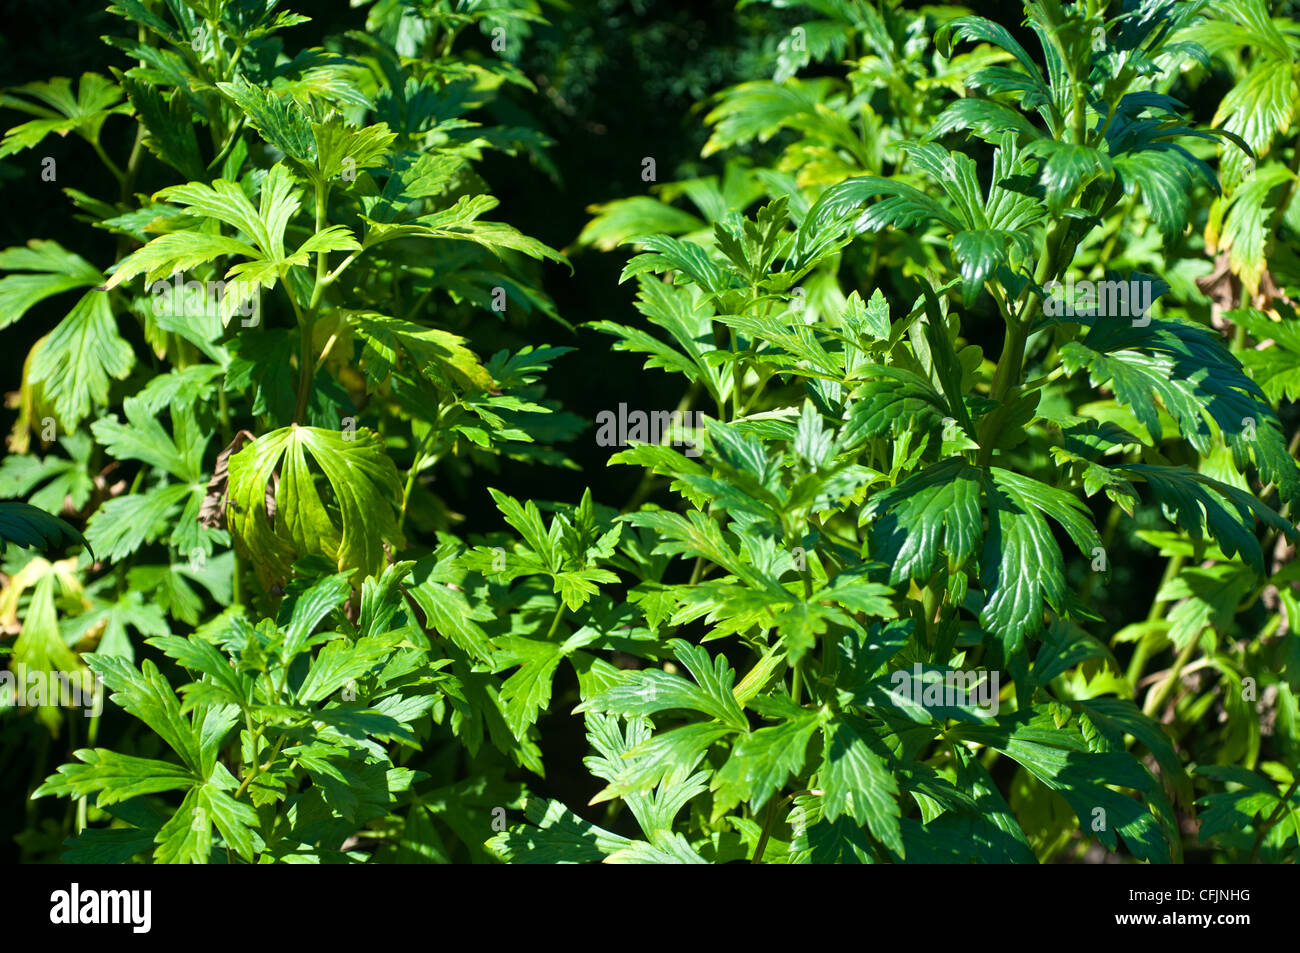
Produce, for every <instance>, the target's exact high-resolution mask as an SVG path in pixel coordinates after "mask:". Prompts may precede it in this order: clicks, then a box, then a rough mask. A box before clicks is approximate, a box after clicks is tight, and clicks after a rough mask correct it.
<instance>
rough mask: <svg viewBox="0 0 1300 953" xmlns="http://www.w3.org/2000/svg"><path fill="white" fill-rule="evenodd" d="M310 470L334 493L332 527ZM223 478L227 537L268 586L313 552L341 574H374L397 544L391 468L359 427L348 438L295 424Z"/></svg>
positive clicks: (244, 454)
mask: <svg viewBox="0 0 1300 953" xmlns="http://www.w3.org/2000/svg"><path fill="white" fill-rule="evenodd" d="M312 465H314V466H315V467H316V468H318V469H319V471H320V472H321V473H322V474H324V477H325V480H326V482H327V483H328V485H329V487H330V489H331V490H332V499H331V503H332V505H333V506H335V507H337V513H338V521H337V523H336V522H335V518H334V516H333V515H332V513H331V510H330V509H328V508H327V506H326V502H325V500H324V499H322V497H321V495H320V492H319V491H318V489H317V486H316V477H315V474H314V471H313V470H312V469H311V466H312ZM277 470H278V472H279V482H278V486H277V487H276V489H275V491H274V498H275V514H274V517H268V516H267V508H266V500H267V495H268V489H267V486H268V484H269V483H270V481H271V477H272V475H273V474H274V473H275V472H276V471H277ZM229 472H230V489H229V493H230V497H229V500H230V512H229V514H228V517H227V518H228V521H229V524H230V530H231V534H232V535H233V537H234V539H235V542H236V545H237V547H238V548H239V551H240V552H241V553H242V554H244V556H245V558H249V559H252V561H253V566H254V568H255V570H256V571H257V573H258V575H259V577H260V578H262V579H263V580H264V581H265V582H266V584H267V585H271V584H272V583H273V581H274V580H275V579H283V578H287V577H288V574H289V569H290V567H291V566H292V564H293V561H294V558H295V556H305V555H309V554H313V553H317V554H320V555H323V556H326V557H327V558H329V559H331V560H333V561H334V562H335V563H336V565H337V566H338V568H339V569H340V570H348V569H356V570H359V576H360V577H365V576H372V575H375V574H377V573H378V572H379V571H380V570H381V569H382V568H383V566H384V564H385V560H386V557H385V555H384V544H385V543H387V544H389V545H392V546H396V545H397V544H398V542H399V540H400V538H401V537H400V534H399V533H398V531H397V516H396V508H397V506H398V501H399V500H400V499H401V484H400V482H399V480H398V476H397V468H396V467H395V466H394V465H393V461H392V459H391V458H389V456H388V454H387V453H385V452H384V443H383V440H381V439H380V437H379V436H378V435H377V434H375V433H374V432H373V431H371V430H369V429H366V428H364V427H363V428H359V429H358V430H357V431H356V432H355V433H347V434H344V433H337V432H335V431H331V430H321V429H319V428H316V427H300V426H298V425H297V424H294V425H292V426H290V427H285V428H283V429H281V430H275V431H272V432H271V433H268V434H264V435H263V436H261V437H259V438H258V439H257V440H256V441H254V442H253V443H251V444H249V445H247V446H245V447H244V448H243V449H242V450H240V451H239V452H238V453H236V454H234V455H233V456H232V457H231V458H230V461H229ZM357 584H358V585H359V584H360V579H359V578H358V580H357Z"/></svg>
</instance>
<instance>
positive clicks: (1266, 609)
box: [0, 0, 1300, 863]
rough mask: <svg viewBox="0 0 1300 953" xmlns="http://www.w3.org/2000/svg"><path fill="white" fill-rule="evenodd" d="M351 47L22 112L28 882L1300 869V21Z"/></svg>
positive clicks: (233, 17)
mask: <svg viewBox="0 0 1300 953" xmlns="http://www.w3.org/2000/svg"><path fill="white" fill-rule="evenodd" d="M361 6H363V7H364V9H363V10H360V11H357V12H355V13H347V12H339V13H337V14H336V19H337V20H338V21H339V23H340V24H342V26H341V27H340V28H339V29H338V30H334V31H332V32H322V33H319V36H320V39H319V42H318V43H314V44H313V45H308V46H299V45H298V44H296V43H295V39H294V38H295V36H296V35H297V33H296V31H298V30H301V29H302V28H303V26H304V25H305V24H306V23H307V21H306V18H305V17H302V16H300V15H298V14H297V13H296V12H292V11H289V10H282V9H279V4H278V3H277V2H276V0H118V2H116V3H115V4H114V5H113V6H111V7H110V8H109V14H111V16H112V18H113V28H112V32H110V33H109V34H108V35H107V36H105V37H104V39H105V42H106V44H107V47H106V48H105V53H104V62H105V63H106V64H107V65H106V66H105V67H104V68H103V69H101V70H98V71H91V72H85V73H83V74H82V75H80V76H74V77H61V78H54V79H50V80H41V81H37V82H28V83H25V84H21V85H16V86H14V87H12V88H10V89H9V90H8V91H7V92H6V93H5V94H4V96H3V98H2V99H0V105H3V106H4V107H6V108H7V109H9V110H12V111H14V112H16V113H20V114H25V115H23V116H21V117H20V118H19V120H18V122H17V124H11V128H9V130H8V132H7V133H6V134H5V135H4V138H3V140H0V160H2V161H3V164H2V165H0V172H3V177H4V179H5V186H4V189H5V192H6V193H9V192H10V191H11V190H13V189H16V188H17V189H36V188H47V189H58V190H60V192H61V194H62V196H63V198H64V199H65V200H66V203H67V205H66V211H65V218H66V219H67V221H66V222H59V223H55V222H48V221H41V220H38V219H35V218H31V219H29V220H27V221H26V222H25V225H26V226H27V227H26V229H25V231H24V236H25V243H24V244H18V245H15V246H14V247H11V248H8V249H6V250H4V251H0V272H2V273H3V277H0V305H2V307H0V327H6V328H7V327H8V326H10V325H16V326H17V327H16V328H15V330H19V329H23V328H27V327H30V326H32V325H35V329H34V330H33V331H32V332H31V334H30V337H29V339H28V341H27V343H28V344H30V348H29V351H28V353H27V355H26V357H25V360H24V361H23V362H22V366H21V375H20V376H19V375H18V373H17V370H18V369H17V368H15V371H14V372H12V373H13V374H14V379H13V380H12V382H11V383H12V386H14V387H15V391H14V394H13V396H12V400H11V410H12V428H11V430H10V433H9V437H8V455H7V456H6V457H5V458H4V460H3V463H0V496H3V497H4V498H6V500H8V502H5V503H3V504H0V534H2V536H0V538H2V539H3V540H4V541H7V542H10V543H13V544H15V545H14V546H9V547H6V548H5V552H4V565H3V573H4V574H3V577H0V578H2V581H3V588H2V589H0V624H2V625H3V626H4V629H3V634H0V655H3V656H4V660H5V663H6V665H7V666H8V669H9V670H10V672H11V673H12V674H11V677H10V678H9V680H8V682H7V683H5V682H0V764H8V765H12V766H19V767H23V768H24V769H25V770H24V772H23V776H24V777H26V776H27V775H28V774H30V775H31V780H32V783H31V784H30V785H29V786H27V787H26V788H24V789H23V790H22V791H21V792H20V794H21V796H22V798H23V800H24V801H25V802H26V803H25V805H24V808H23V809H24V811H25V815H24V816H25V822H26V826H25V828H24V830H23V831H22V832H21V834H19V836H18V837H17V839H16V844H17V845H18V847H19V849H20V851H21V854H22V856H23V857H24V858H25V859H29V860H47V859H62V860H63V861H65V862H112V863H120V862H127V861H132V860H137V861H148V862H156V863H169V862H193V863H207V862H213V863H254V862H257V863H270V862H276V861H284V862H313V863H316V862H320V863H337V862H362V861H371V862H450V861H490V860H499V861H506V862H525V863H550V862H585V861H605V862H615V863H641V862H665V863H724V862H730V861H737V860H740V861H746V860H747V861H750V862H769V863H805V862H850V863H864V862H865V863H890V862H907V863H917V862H922V863H923V862H941V863H948V862H971V861H986V862H987V861H1001V862H1042V861H1051V860H1076V861H1077V860H1088V861H1098V860H1101V859H1103V858H1105V857H1107V856H1108V855H1116V856H1118V857H1121V858H1124V859H1129V860H1138V861H1147V862H1154V863H1168V862H1171V861H1172V862H1181V861H1184V860H1191V859H1198V860H1199V859H1210V860H1214V861H1236V862H1241V861H1262V862H1272V863H1281V862H1295V861H1296V860H1297V859H1300V794H1298V793H1297V784H1298V779H1300V774H1298V773H1297V771H1298V767H1297V766H1298V765H1300V702H1298V701H1297V693H1300V632H1297V631H1296V624H1297V622H1298V621H1300V585H1298V583H1300V572H1297V567H1300V562H1297V561H1296V560H1295V546H1296V543H1297V542H1298V541H1300V532H1298V531H1297V529H1296V527H1295V525H1294V524H1293V518H1294V513H1295V511H1296V509H1297V508H1300V470H1298V469H1297V463H1296V452H1297V447H1300V421H1298V420H1297V417H1298V416H1300V415H1297V414H1296V412H1295V402H1296V401H1298V400H1300V317H1298V316H1297V313H1296V307H1295V304H1294V300H1295V297H1296V288H1297V286H1300V261H1297V259H1296V258H1295V255H1294V253H1293V252H1292V251H1291V250H1290V247H1289V245H1288V242H1289V241H1290V240H1291V239H1292V238H1294V236H1295V234H1296V232H1297V231H1300V218H1297V216H1300V205H1298V203H1295V202H1294V198H1295V195H1296V190H1297V183H1300V174H1298V172H1297V170H1298V168H1300V142H1298V141H1297V134H1296V130H1297V128H1298V126H1297V121H1296V112H1297V108H1298V107H1300V87H1298V86H1297V82H1298V76H1300V74H1298V72H1297V62H1300V23H1297V22H1295V21H1292V20H1291V19H1289V18H1288V17H1287V11H1286V9H1284V8H1285V7H1287V6H1288V5H1286V4H1273V5H1271V6H1270V5H1269V4H1268V3H1267V2H1266V0H1229V2H1217V3H1213V4H1207V3H1199V2H1164V0H1133V2H1124V3H1119V2H1108V0H1084V2H1079V3H1073V4H1065V3H1061V2H1059V0H1035V2H1030V3H1025V4H1023V7H1021V8H1013V9H1012V10H1010V11H1008V12H1006V13H1005V15H1003V14H1002V13H998V14H997V15H996V16H995V17H994V18H989V17H987V16H982V15H977V14H976V13H973V12H969V11H964V10H962V9H959V8H956V7H947V6H945V7H926V8H917V7H914V6H913V5H911V4H905V3H896V2H881V3H877V4H869V3H858V2H842V0H813V2H807V3H803V4H789V3H776V2H773V3H771V4H770V5H769V4H764V3H760V2H754V3H747V4H740V5H739V9H738V10H737V11H735V13H734V19H733V18H732V17H733V14H731V13H730V12H728V11H727V10H725V9H724V10H723V11H722V19H725V20H726V21H727V22H728V23H730V24H731V26H730V27H729V28H728V29H729V31H730V32H728V33H727V34H726V35H725V36H716V37H714V38H713V39H712V40H711V41H710V42H708V43H707V44H705V48H703V49H701V50H700V51H699V53H698V55H690V56H687V57H686V62H689V64H690V65H689V66H687V65H685V63H683V65H682V66H681V69H680V70H678V71H675V72H674V71H671V70H669V69H668V68H667V67H665V68H664V69H663V70H661V71H658V72H657V71H656V69H655V64H656V63H662V62H664V61H665V60H667V59H668V58H670V57H671V56H673V55H681V54H680V52H678V53H677V54H674V53H673V51H672V48H673V47H676V46H678V45H680V40H681V38H682V37H683V36H686V35H693V34H691V32H690V30H689V29H688V27H689V26H690V25H691V23H692V20H691V18H692V16H693V15H692V14H688V13H683V12H682V11H680V10H678V11H676V12H669V11H665V12H663V14H662V16H653V15H652V16H649V17H646V16H643V15H638V14H637V10H636V5H634V4H633V5H623V4H620V3H616V2H612V0H599V2H596V0H593V2H588V3H580V4H576V5H574V6H573V7H568V6H564V7H558V6H557V7H555V8H554V9H552V8H550V7H549V6H545V5H542V4H539V3H536V2H533V0H499V2H494V3H484V2H477V0H377V2H374V3H366V4H361ZM988 12H989V11H985V13H988ZM1022 17H1023V19H1022ZM548 21H550V22H548ZM696 22H698V21H696ZM629 24H631V25H632V26H633V27H634V28H633V29H631V30H630V31H629V30H628V29H627V28H628V25H629ZM328 25H329V26H330V27H331V28H332V26H333V23H330V24H328ZM313 26H314V27H316V28H319V27H320V24H314V25H313ZM700 43H705V41H704V40H703V39H701V40H700ZM620 64H623V69H624V73H623V74H622V75H625V76H636V77H638V78H639V84H640V85H639V87H638V88H639V90H640V97H641V100H642V102H647V101H655V102H668V103H677V102H679V101H680V102H682V103H683V106H682V109H681V115H680V117H679V118H681V119H682V120H683V122H684V123H685V125H684V126H683V127H682V132H681V136H682V140H683V141H685V142H689V143H693V144H698V145H699V148H700V157H699V160H698V161H697V160H695V159H693V158H691V157H689V156H686V155H684V154H683V155H680V156H679V155H675V154H673V152H672V149H673V148H675V147H671V146H665V147H664V148H663V149H659V148H658V147H657V146H656V145H655V144H653V143H651V142H649V141H646V140H637V139H635V138H632V137H630V136H628V135H627V134H626V133H625V134H624V137H623V138H620V137H618V136H614V137H613V140H612V141H613V144H612V145H610V146H608V147H607V148H609V149H610V150H613V151H614V152H616V154H617V155H618V159H617V162H618V164H619V170H618V171H617V172H614V171H610V170H609V169H605V170H602V171H600V172H589V171H587V170H586V168H585V167H584V165H583V156H582V155H581V151H582V150H581V149H577V148H574V147H573V146H572V145H569V146H568V147H566V145H565V142H564V141H563V138H564V136H565V135H567V134H572V135H578V134H579V133H578V132H576V131H575V128H580V129H581V130H582V133H581V134H583V135H587V136H591V137H597V138H598V137H602V136H608V135H610V133H609V129H610V128H614V129H617V130H624V131H626V130H627V129H628V125H627V123H628V120H627V119H626V118H625V117H624V116H622V115H621V113H622V112H625V110H626V104H627V103H628V101H629V100H631V99H634V98H635V97H631V96H629V95H628V93H627V90H626V89H623V90H620V91H618V92H617V94H615V93H609V94H604V93H603V92H602V90H604V89H605V88H606V87H605V86H604V85H602V83H603V84H610V83H613V82H616V81H617V79H616V78H617V77H618V76H619V75H620V74H619V68H620ZM606 74H612V75H613V76H614V77H615V79H613V80H611V79H609V78H602V77H606ZM693 99H700V100H701V107H700V108H699V109H697V110H694V111H691V112H689V113H688V111H687V109H686V108H685V104H686V103H689V102H690V101H691V100H693ZM1188 103H1195V104H1196V108H1195V109H1192V108H1189V106H1188V105H1186V104H1188ZM602 104H603V105H605V106H608V107H609V109H610V111H609V114H608V116H602V114H601V112H600V108H601V106H602ZM674 121H676V120H674ZM606 123H608V125H606ZM656 128H660V129H665V128H668V129H671V128H673V127H672V126H670V125H668V126H665V125H661V126H658V127H656ZM552 132H554V133H555V134H556V135H557V136H558V137H559V139H560V141H558V142H557V141H556V138H553V137H552V135H550V134H549V133H552ZM55 137H61V138H62V139H66V140H69V141H76V142H77V143H78V149H79V150H80V151H78V152H77V153H76V155H77V157H78V158H77V159H76V160H75V162H76V163H81V162H82V161H83V160H85V159H87V157H93V158H94V159H97V160H98V162H99V163H101V164H102V167H103V171H102V173H96V175H97V176H99V177H98V178H93V179H92V177H91V176H90V175H89V174H85V175H83V174H81V173H80V171H78V173H77V174H75V175H74V174H72V173H71V171H70V170H71V168H72V167H73V164H74V160H71V159H70V158H68V157H67V156H68V155H69V153H68V152H66V151H61V152H59V154H58V155H54V154H47V152H48V150H49V149H50V148H53V146H51V144H52V143H57V142H58V139H57V138H55ZM59 148H60V149H63V148H64V146H63V145H59ZM76 168H77V169H78V170H80V168H81V167H80V165H77V166H76ZM673 176H677V178H673V179H672V180H671V181H668V179H669V178H670V177H673ZM583 178H588V179H591V180H593V181H595V182H597V183H598V184H599V186H600V187H601V188H618V187H619V186H620V185H621V194H597V193H594V192H592V191H588V192H587V193H586V195H587V196H589V197H592V198H593V199H594V204H592V206H591V208H590V210H589V218H588V220H587V222H586V224H585V227H583V228H581V230H580V233H577V234H574V233H569V234H559V235H557V236H551V235H547V236H545V237H547V238H548V239H549V243H548V242H547V241H543V240H542V239H541V238H538V237H533V235H534V234H535V233H536V232H537V231H538V229H536V228H534V227H531V226H532V225H537V224H538V223H537V222H536V221H534V222H532V223H531V224H526V223H525V222H524V221H523V219H525V218H530V217H531V218H536V215H532V216H530V215H528V214H527V209H528V208H529V207H530V206H529V205H528V201H527V200H526V199H520V200H519V201H514V200H512V201H511V202H510V203H506V204H504V205H503V204H502V203H501V201H500V199H499V198H498V197H497V194H498V190H497V189H496V188H494V186H496V185H497V183H498V181H501V182H504V183H506V184H505V185H504V186H502V188H503V189H504V190H505V191H507V192H508V191H510V190H512V189H513V190H515V192H521V191H529V190H530V187H529V186H528V183H532V184H533V185H532V186H531V190H532V191H536V189H537V188H538V186H537V183H539V182H540V183H549V184H547V185H544V186H543V188H544V192H543V194H542V196H541V197H540V198H536V197H534V199H533V202H534V203H536V204H535V205H534V206H533V207H534V208H536V207H541V208H550V207H560V206H564V207H565V208H569V207H570V206H571V205H572V203H573V201H574V195H573V194H571V192H570V187H571V183H572V182H573V181H574V180H575V179H583ZM661 179H663V180H664V181H660V180H661ZM90 181H94V182H95V183H97V184H98V186H99V187H98V188H97V189H92V188H90V187H89V186H88V185H87V184H86V183H88V182H90ZM38 183H39V184H38ZM74 183H75V184H74ZM521 183H522V185H521ZM515 207H519V208H520V209H523V210H524V211H522V212H521V213H520V215H519V216H518V217H516V216H514V215H513V214H512V213H511V210H512V209H514V208H515ZM558 214H561V213H557V215H558ZM562 214H564V215H572V210H571V209H570V210H569V211H567V212H565V213H562ZM574 231H575V232H577V231H578V230H577V229H575V230H574ZM52 236H53V237H52ZM566 244H567V245H569V247H568V248H567V249H566V251H565V252H563V253H562V252H561V251H559V250H557V247H559V246H564V245H566ZM552 246H557V247H552ZM608 260H617V262H618V263H619V264H620V265H622V272H621V274H619V275H617V276H616V278H617V281H618V282H619V283H622V284H625V286H626V287H627V288H628V289H629V290H630V294H629V296H628V297H627V298H619V297H617V295H615V294H611V292H610V291H609V290H604V291H598V292H593V293H592V294H593V295H594V296H599V297H592V298H591V299H589V300H592V301H596V300H599V301H600V302H602V306H601V307H600V308H599V309H594V308H593V309H586V308H582V309H580V310H579V312H578V313H573V312H572V311H569V310H566V308H565V307H563V306H562V305H561V303H562V302H563V301H565V300H569V301H575V300H582V299H581V297H580V296H578V297H575V295H574V292H573V291H572V290H564V289H571V288H572V287H573V286H574V285H575V284H576V285H579V286H581V285H584V284H589V285H592V286H596V285H605V284H611V283H612V281H611V279H612V277H614V276H610V275H609V273H608V271H607V269H605V268H603V267H602V265H601V263H602V262H605V261H608ZM551 295H554V296H555V297H554V298H553V297H551ZM631 295H634V296H635V297H634V298H632V297H631ZM19 322H21V324H19ZM7 333H13V332H7ZM629 355H630V356H631V358H632V363H631V364H629V363H627V362H628V359H629ZM566 380H567V383H565V382H566ZM557 394H562V395H563V396H565V397H566V398H568V400H567V401H564V402H562V401H561V400H560V399H558V398H557V396H556V395H557ZM604 463H608V464H609V465H610V466H611V467H612V468H613V470H612V471H608V472H606V471H604V470H603V466H602V465H603V464H604ZM624 472H630V473H631V474H632V476H631V478H630V479H628V478H623V477H620V476H617V474H620V473H624ZM611 474H612V475H611ZM620 490H622V491H625V492H620ZM629 494H630V495H629ZM625 497H626V498H625ZM1153 566H1154V567H1163V575H1162V576H1160V578H1159V579H1158V581H1156V579H1155V575H1156V573H1153V572H1152V570H1151V569H1150V568H1149V567H1153ZM1148 577H1149V578H1148ZM15 675H16V676H17V677H16V678H15V677H14V676H15ZM33 685H35V686H40V687H42V694H40V695H36V694H33V689H32V686H33ZM83 685H84V686H85V687H86V689H87V691H86V693H85V694H84V696H83V694H79V693H77V692H71V691H70V688H71V687H76V688H78V689H80V687H81V686H83ZM60 690H63V691H64V693H65V694H66V695H68V696H69V697H67V698H63V697H59V695H58V693H59V691H60ZM105 695H106V696H107V704H105V703H104V699H105ZM74 698H75V700H73V699H74ZM101 723H102V724H101ZM557 775H560V776H559V777H557ZM59 799H63V800H59Z"/></svg>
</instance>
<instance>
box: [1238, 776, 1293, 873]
mask: <svg viewBox="0 0 1300 953" xmlns="http://www.w3.org/2000/svg"><path fill="white" fill-rule="evenodd" d="M1298 786H1300V774H1297V775H1296V776H1295V777H1294V778H1292V779H1291V786H1290V787H1289V788H1287V789H1286V793H1285V794H1283V795H1282V800H1281V801H1279V802H1278V805H1277V807H1275V808H1273V813H1272V814H1270V815H1269V816H1268V820H1266V821H1265V822H1264V824H1263V826H1262V827H1260V829H1259V833H1258V834H1256V835H1255V845H1254V846H1253V847H1251V849H1250V862H1251V863H1252V864H1254V863H1258V862H1259V849H1260V848H1261V847H1263V846H1264V835H1265V834H1267V833H1268V829H1269V828H1270V827H1272V826H1273V825H1274V824H1275V823H1277V819H1278V818H1279V817H1281V816H1282V811H1283V809H1284V808H1285V807H1286V804H1287V802H1288V801H1289V800H1291V795H1292V794H1295V791H1296V787H1298Z"/></svg>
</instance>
